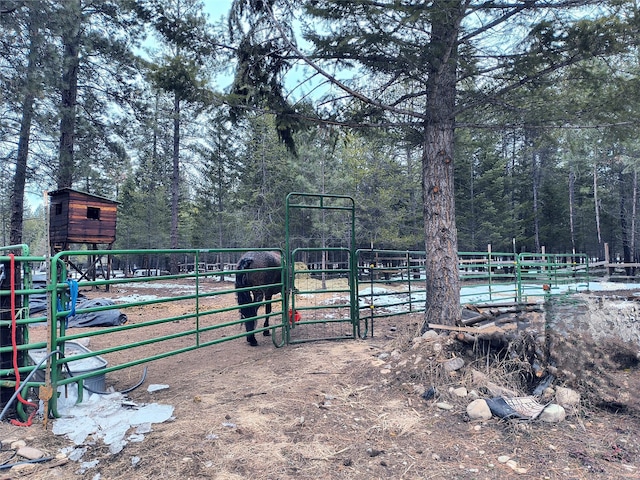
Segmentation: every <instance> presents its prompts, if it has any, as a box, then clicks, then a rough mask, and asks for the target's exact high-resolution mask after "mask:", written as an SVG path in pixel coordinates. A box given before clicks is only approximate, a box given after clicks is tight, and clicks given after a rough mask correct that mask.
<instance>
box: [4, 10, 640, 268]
mask: <svg viewBox="0 0 640 480" xmlns="http://www.w3.org/2000/svg"><path fill="white" fill-rule="evenodd" d="M356 3H357V2H356ZM600 4H601V5H602V2H600ZM622 4H624V2H619V3H618V5H622ZM585 5H588V2H585ZM227 7H228V3H227V2H206V3H205V4H203V3H200V2H197V1H194V0H171V1H169V0H165V1H157V0H137V1H136V0H110V1H106V0H105V1H88V0H67V1H58V2H56V1H45V0H43V1H39V0H31V1H18V0H12V1H8V0H2V1H1V2H0V45H1V50H0V95H1V97H0V98H1V100H0V109H1V110H0V111H1V114H0V235H1V239H2V243H3V245H8V244H15V243H26V244H28V245H30V247H31V248H32V252H33V253H34V254H42V253H43V252H44V251H45V249H46V235H45V218H44V212H43V210H42V206H41V203H40V202H41V199H42V193H43V191H46V190H48V191H52V190H56V189H58V188H63V187H73V188H74V189H77V190H81V191H85V192H88V193H91V194H95V195H100V196H104V197H107V198H110V199H114V200H117V201H119V202H121V203H120V206H119V210H118V227H117V229H118V234H117V241H116V244H115V245H114V248H117V249H141V248H168V247H180V248H226V247H266V246H269V247H273V246H281V245H282V243H283V240H284V238H283V237H284V234H283V232H284V217H285V202H284V199H285V196H286V194H287V193H288V192H294V191H295V192H312V193H330V194H341V195H350V196H352V197H353V198H354V200H355V205H356V209H357V213H356V218H357V221H356V228H357V232H356V239H357V243H358V246H360V247H369V246H374V247H376V248H391V249H414V250H424V223H423V199H422V186H421V182H422V167H421V156H422V150H421V146H420V145H419V143H418V142H415V141H413V140H412V138H411V133H410V132H409V133H408V132H407V130H403V129H402V128H397V127H395V126H390V127H388V128H384V127H383V128H375V129H374V128H367V127H366V126H363V125H362V124H360V125H356V124H354V123H352V124H339V123H338V122H335V123H332V122H320V121H313V118H314V115H313V113H312V112H314V111H318V110H322V109H325V110H328V109H331V108H337V107H335V104H323V92H325V91H326V90H328V89H331V88H332V87H331V86H330V85H328V84H326V83H323V82H322V81H314V80H313V76H311V77H310V78H311V80H305V79H306V78H309V77H305V76H304V75H305V71H304V66H301V65H299V64H296V62H295V61H292V60H291V61H290V63H291V65H292V68H297V69H300V75H299V76H298V77H296V76H295V75H294V77H293V78H294V80H293V81H289V83H287V84H286V89H287V90H286V100H287V101H288V102H290V103H291V104H294V105H296V112H297V114H298V116H299V117H298V123H297V124H296V127H295V128H289V127H287V126H283V125H282V124H281V123H279V122H280V121H279V119H278V116H277V115H276V114H275V113H274V112H273V111H270V109H269V108H265V107H264V106H262V107H260V108H258V107H255V108H249V107H246V106H244V104H242V103H241V102H238V101H237V94H238V89H237V88H235V90H234V89H233V88H231V87H230V84H231V81H232V80H233V78H234V74H236V73H237V70H236V68H237V66H238V62H239V60H238V52H239V49H238V45H237V42H238V41H240V40H239V39H238V38H234V37H233V36H232V35H230V32H229V28H228V27H229V25H228V23H227V20H228V17H227V16H228V13H229V12H228V11H227ZM583 13H584V15H585V16H587V17H588V16H589V15H592V14H593V10H589V9H586V8H585V10H584V12H583ZM612 28H614V27H612ZM515 30H517V29H516V28H514V31H515ZM612 32H613V30H612ZM612 34H613V33H612ZM503 35H504V37H503V38H502V39H501V40H500V41H502V42H510V41H512V40H511V38H510V37H509V31H504V32H503ZM529 40H531V39H529ZM514 41H515V40H514ZM608 53H609V54H608V55H607V56H606V57H604V56H602V57H593V58H590V59H588V60H586V61H584V62H581V63H580V64H579V65H578V64H574V65H568V66H567V68H565V69H562V70H557V71H556V73H555V74H554V75H553V76H552V77H550V78H547V79H546V80H544V81H542V80H540V81H538V82H532V83H530V84H529V85H528V86H527V87H526V88H524V89H520V90H519V91H518V92H517V93H515V94H513V96H512V97H510V98H508V99H507V100H505V103H508V104H509V105H508V106H509V108H505V109H502V110H500V111H498V110H496V109H488V108H487V109H485V108H477V109H473V110H467V111H464V112H462V113H461V114H459V115H458V116H457V117H456V125H457V128H456V130H455V132H456V137H455V167H454V168H455V202H456V225H457V231H458V249H459V251H483V250H486V248H487V245H488V244H491V246H492V249H493V251H498V252H499V251H506V252H511V251H513V249H514V245H515V249H516V250H517V251H518V252H520V251H525V252H540V251H541V249H542V248H543V247H544V248H545V250H546V252H548V253H566V252H571V251H572V250H573V251H576V252H580V253H587V254H588V255H589V256H590V257H600V258H601V257H602V256H603V251H604V250H603V249H604V244H605V243H607V244H608V245H609V249H610V251H611V252H612V254H613V257H614V258H616V257H618V258H620V259H621V260H622V259H626V260H635V261H637V260H638V258H637V253H636V252H637V251H638V248H637V243H638V235H637V231H638V228H639V227H638V221H637V204H638V198H637V196H638V195H637V171H638V165H639V162H640V148H639V147H640V145H639V143H638V135H637V128H636V127H637V119H638V113H639V112H640V105H639V103H638V99H639V97H640V88H638V78H639V76H638V75H639V73H640V65H639V62H638V52H637V49H636V48H635V47H634V46H633V45H632V44H630V48H629V49H625V50H624V51H623V50H620V51H617V52H613V54H611V53H612V52H608ZM532 68H533V67H532ZM236 78H237V76H236ZM295 78H298V79H299V82H296V81H295ZM380 87H381V88H382V85H381V86H380ZM265 88H271V86H270V85H269V84H268V81H265ZM465 88H466V89H467V90H472V89H477V90H482V88H483V85H482V84H480V83H478V84H473V85H467V86H466V87H465ZM339 108H342V109H344V108H348V106H347V107H345V105H344V104H343V105H341V106H340V107H339ZM305 111H306V112H309V113H308V118H305V116H304V115H300V112H305ZM316 119H317V116H316ZM25 200H26V201H25ZM300 228H310V229H311V228H313V226H312V225H307V226H306V227H300ZM17 240H19V241H17Z"/></svg>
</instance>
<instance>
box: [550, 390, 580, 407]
mask: <svg viewBox="0 0 640 480" xmlns="http://www.w3.org/2000/svg"><path fill="white" fill-rule="evenodd" d="M556 402H557V403H558V405H560V406H561V407H564V408H568V407H577V406H578V405H579V404H580V393H578V392H576V391H575V390H572V389H570V388H564V387H556Z"/></svg>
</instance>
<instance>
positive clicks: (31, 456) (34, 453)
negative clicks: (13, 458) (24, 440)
mask: <svg viewBox="0 0 640 480" xmlns="http://www.w3.org/2000/svg"><path fill="white" fill-rule="evenodd" d="M16 453H17V454H18V456H20V457H23V458H26V459H28V460H37V459H39V458H42V457H44V452H42V451H41V450H38V449H37V448H33V447H20V448H19V449H18V451H17V452H16Z"/></svg>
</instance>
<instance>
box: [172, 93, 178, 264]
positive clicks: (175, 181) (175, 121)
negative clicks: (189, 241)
mask: <svg viewBox="0 0 640 480" xmlns="http://www.w3.org/2000/svg"><path fill="white" fill-rule="evenodd" d="M172 158H173V170H172V173H171V235H170V236H171V248H173V249H177V248H178V206H179V200H180V97H179V95H178V93H177V92H176V93H174V97H173V156H172ZM170 262H171V265H170V269H171V273H172V274H173V275H175V274H177V273H178V257H177V256H175V255H172V256H171V259H170Z"/></svg>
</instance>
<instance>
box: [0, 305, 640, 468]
mask: <svg viewBox="0 0 640 480" xmlns="http://www.w3.org/2000/svg"><path fill="white" fill-rule="evenodd" d="M162 308H164V309H166V308H178V309H179V308H180V307H177V306H176V307H170V306H166V307H162ZM138 313H139V314H138V315H137V316H136V317H135V318H133V317H132V316H130V321H132V322H135V321H141V320H143V319H145V318H146V319H149V318H153V316H154V315H156V313H154V311H153V309H152V308H147V309H142V310H141V311H140V312H138ZM163 314H164V315H166V312H163ZM420 321H421V316H420V315H404V316H396V317H390V318H387V319H381V320H376V323H375V331H374V337H373V338H368V339H366V340H342V341H318V342H310V343H304V344H299V345H290V346H286V347H283V348H275V347H274V346H273V344H272V343H271V341H270V340H269V339H265V338H263V337H262V336H260V337H259V342H260V344H259V346H258V347H255V348H252V347H249V346H248V345H247V343H246V341H245V340H244V339H243V338H239V339H235V340H232V341H229V342H224V343H220V344H216V345H212V346H210V347H206V348H203V349H199V350H195V351H191V352H187V353H182V354H179V355H175V356H172V357H169V358H165V359H160V360H155V361H153V362H151V363H150V364H149V365H148V374H147V379H146V381H145V384H144V385H143V386H142V387H140V388H138V389H136V390H133V391H132V392H130V393H129V394H128V398H129V399H130V400H132V401H133V402H136V403H137V404H140V405H142V404H148V403H154V402H157V403H160V404H169V405H172V406H174V408H175V410H174V418H173V419H172V420H171V421H167V422H164V423H158V424H154V425H153V430H152V432H150V433H148V434H146V435H145V438H144V440H143V441H142V442H140V443H133V442H132V443H128V444H127V445H126V446H125V447H124V449H123V450H122V451H121V452H120V453H118V454H115V455H113V454H111V453H110V452H109V449H108V448H107V447H106V446H105V445H104V444H103V443H101V442H90V441H89V442H87V444H86V445H85V446H86V447H87V453H86V454H85V456H84V457H83V459H82V460H83V461H85V462H87V461H95V460H97V463H96V464H95V466H93V467H92V468H81V465H80V463H78V462H74V461H66V462H64V461H59V460H53V461H51V462H45V463H42V464H38V465H36V466H34V467H33V468H30V469H29V470H26V471H24V472H15V471H14V470H11V471H9V470H8V469H5V470H0V479H2V478H22V477H24V478H29V479H34V480H39V479H43V480H44V479H50V478H63V479H70V478H78V479H95V480H98V479H100V480H116V479H127V480H129V479H132V478H135V479H155V478H166V479H174V478H175V479H183V480H186V479H200V478H210V479H219V480H231V479H233V480H235V479H246V478H252V479H274V480H275V479H293V478H295V479H314V480H315V479H325V478H327V479H343V478H344V479H367V480H369V479H382V478H384V479H387V478H393V479H449V480H454V479H506V478H513V477H519V478H523V479H572V480H578V479H640V439H639V437H638V432H640V418H638V416H637V415H636V414H635V413H633V412H621V411H611V410H606V409H605V410H603V409H599V408H596V407H595V406H593V405H586V404H585V405H581V406H580V408H578V409H577V410H576V411H574V412H569V415H568V416H567V418H566V420H565V421H563V422H561V423H556V424H549V423H543V422H540V421H533V422H522V421H520V422H518V421H505V420H500V419H497V418H495V417H494V418H492V419H490V420H488V421H470V420H469V418H468V416H467V414H466V407H467V405H468V404H469V402H470V399H469V398H461V397H457V396H455V395H453V394H452V393H450V392H449V389H450V387H459V386H465V387H467V389H468V390H472V389H474V388H477V386H476V385H473V384H472V379H471V374H470V370H471V369H472V368H474V369H477V370H480V371H483V372H485V373H488V374H490V375H494V377H493V379H494V381H497V382H499V383H500V382H503V383H505V384H507V385H508V386H510V387H516V388H517V385H518V372H517V371H514V370H513V369H511V370H510V369H509V368H506V369H505V362H507V363H508V360H504V359H498V358H495V359H494V358H492V357H491V356H490V355H486V354H484V355H480V354H479V352H474V351H472V349H469V347H468V346H461V345H459V344H457V342H456V341H455V340H451V339H450V338H449V336H446V335H444V336H442V341H439V342H437V344H438V345H440V346H441V347H442V349H440V348H435V347H434V343H433V342H431V343H429V344H427V343H420V344H417V345H416V343H415V342H414V341H413V339H414V337H415V336H416V334H417V332H418V329H419V324H420ZM131 332H134V331H131ZM37 334H38V333H37V332H35V333H34V335H37ZM131 334H133V333H131ZM98 342H99V341H98ZM94 346H95V347H96V348H98V347H100V345H99V344H94ZM453 356H462V357H463V358H464V359H465V362H466V366H465V368H463V369H462V370H460V371H458V372H453V373H447V374H443V373H442V372H443V370H442V369H441V368H440V367H441V364H442V363H443V362H444V361H445V360H447V359H448V358H451V357H453ZM497 364H500V365H497ZM141 371H142V367H139V366H138V367H132V368H130V369H127V370H122V371H117V372H112V373H109V374H108V375H107V378H106V381H107V385H108V386H114V387H115V388H116V389H121V388H125V387H127V386H130V385H132V384H135V383H136V382H137V381H138V380H139V378H140V375H141ZM505 371H510V373H509V375H504V372H505ZM496 372H503V373H496ZM621 374H622V375H627V376H628V377H629V379H630V380H633V382H632V384H634V383H637V382H638V379H639V377H640V374H639V372H638V371H637V369H629V370H628V371H625V372H621ZM500 375H502V376H500ZM150 384H167V385H169V388H168V389H164V390H160V391H157V392H154V393H149V392H148V391H147V389H146V387H147V386H148V385H150ZM431 386H434V387H436V389H437V391H438V392H439V395H438V396H437V397H436V398H435V399H429V400H425V399H423V398H422V396H421V393H422V391H423V390H424V389H425V388H428V387H431ZM480 393H481V394H482V391H481V390H480ZM523 393H527V392H523ZM631 393H632V394H633V395H636V394H637V392H631ZM443 401H444V402H447V403H448V404H450V405H451V406H452V408H451V409H450V410H445V409H441V408H439V407H438V406H437V405H436V403H437V402H443ZM0 439H3V440H6V439H25V441H26V443H27V445H29V446H32V447H35V448H38V449H41V450H43V451H44V452H45V453H46V454H47V455H50V456H55V455H56V454H57V453H58V452H59V451H60V450H61V449H62V448H64V447H68V446H70V445H71V443H72V442H71V441H70V440H69V439H67V438H66V437H64V436H59V435H54V434H53V433H52V432H51V428H49V429H48V430H45V429H44V428H43V425H42V419H39V420H37V421H36V422H35V424H34V425H33V426H31V427H28V428H24V427H14V426H12V425H10V424H8V423H7V422H2V424H0ZM0 453H1V454H2V455H3V456H2V458H1V459H0V460H1V461H0V463H5V462H12V461H15V458H12V452H11V451H10V450H8V449H7V447H6V446H5V447H3V451H2V452H0ZM506 457H508V458H509V459H510V460H512V461H513V462H515V463H511V466H509V464H507V463H505V458H506ZM513 465H517V468H519V469H520V470H514V467H513Z"/></svg>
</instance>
